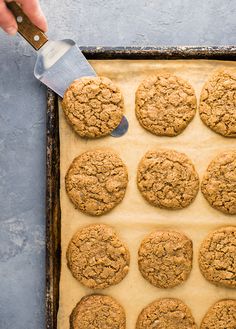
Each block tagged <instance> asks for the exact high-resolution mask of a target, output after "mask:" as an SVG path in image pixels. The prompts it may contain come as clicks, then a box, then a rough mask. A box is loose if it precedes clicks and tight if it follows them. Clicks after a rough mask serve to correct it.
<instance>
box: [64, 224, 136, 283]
mask: <svg viewBox="0 0 236 329" xmlns="http://www.w3.org/2000/svg"><path fill="white" fill-rule="evenodd" d="M66 257H67V265H68V267H69V269H70V271H71V273H72V275H73V276H74V277H75V278H76V279H77V280H78V281H79V282H80V283H82V284H83V285H84V286H86V287H88V288H92V289H104V288H107V287H109V286H112V285H115V284H118V283H119V282H120V281H121V280H123V279H124V277H125V276H126V274H127V273H128V271H129V260H130V256H129V251H128V249H127V248H126V246H125V244H124V243H123V242H122V241H121V240H120V238H119V237H118V235H117V234H116V232H115V231H114V230H113V228H111V227H110V226H107V225H104V224H93V225H89V226H86V227H83V228H82V229H80V230H79V231H78V232H77V233H76V234H75V235H74V236H73V237H72V239H71V241H70V243H69V245H68V248H67V253H66Z"/></svg>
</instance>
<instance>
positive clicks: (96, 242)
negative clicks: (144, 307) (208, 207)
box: [66, 224, 236, 289]
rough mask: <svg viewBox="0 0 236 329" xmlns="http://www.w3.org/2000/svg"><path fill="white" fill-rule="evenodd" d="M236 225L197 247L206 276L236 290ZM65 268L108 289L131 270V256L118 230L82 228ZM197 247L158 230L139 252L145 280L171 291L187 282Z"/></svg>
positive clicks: (211, 235)
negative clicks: (194, 247)
mask: <svg viewBox="0 0 236 329" xmlns="http://www.w3.org/2000/svg"><path fill="white" fill-rule="evenodd" d="M235 255H236V227H234V226H227V227H223V228H220V229H218V230H216V231H213V232H210V233H209V234H208V236H207V237H206V238H205V239H204V240H203V242H202V244H201V246H200V249H199V256H198V261H199V267H200V270H201V273H202V275H203V276H204V277H205V278H206V279H207V280H208V281H209V282H211V283H213V284H215V285H217V286H223V287H229V288H236V258H235ZM66 256H67V265H68V268H69V269H70V271H71V273H72V275H73V276H74V278H75V279H77V280H78V281H79V282H80V283H81V284H83V285H84V286H86V287H88V288H91V289H104V288H107V287H110V286H112V285H115V284H118V283H119V282H121V281H122V280H123V279H124V278H125V276H126V275H127V274H128V271H129V264H130V254H129V250H128V248H127V247H126V245H125V244H124V243H123V241H122V240H121V239H120V238H119V236H118V235H117V233H116V231H115V230H114V229H113V228H112V227H110V226H108V225H105V224H92V225H89V226H85V227H83V228H81V229H80V230H79V231H78V232H76V234H75V235H74V236H73V237H72V239H71V241H70V243H69V245H68V248H67V253H66ZM192 258H193V245H192V241H191V239H190V238H188V237H187V236H186V235H185V234H183V233H182V232H177V231H171V230H156V231H154V232H152V233H150V234H148V235H147V236H146V237H145V238H144V239H143V241H142V242H141V244H140V247H139V250H138V266H139V270H140V273H141V274H142V276H143V277H144V278H145V279H146V280H147V281H148V282H149V283H151V284H152V285H153V286H155V287H158V288H172V287H175V286H177V285H179V284H181V283H182V282H183V281H186V280H187V278H188V276H189V274H190V272H191V269H192Z"/></svg>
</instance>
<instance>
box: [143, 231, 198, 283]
mask: <svg viewBox="0 0 236 329" xmlns="http://www.w3.org/2000/svg"><path fill="white" fill-rule="evenodd" d="M138 256H139V257H138V264H139V270H140V272H141V273H142V276H143V277H144V278H145V279H146V280H147V281H149V282H150V283H151V284H153V285H154V286H156V287H158V288H172V287H175V286H177V285H179V284H180V283H182V282H183V281H185V280H186V279H187V278H188V276H189V273H190V271H191V269H192V257H193V247H192V241H191V240H190V239H189V238H188V237H187V236H186V235H184V234H183V233H180V232H174V231H155V232H152V233H151V234H149V235H148V236H146V237H145V238H144V240H143V241H142V243H141V245H140V248H139V252H138Z"/></svg>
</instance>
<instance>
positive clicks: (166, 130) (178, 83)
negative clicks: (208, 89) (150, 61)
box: [136, 72, 197, 136]
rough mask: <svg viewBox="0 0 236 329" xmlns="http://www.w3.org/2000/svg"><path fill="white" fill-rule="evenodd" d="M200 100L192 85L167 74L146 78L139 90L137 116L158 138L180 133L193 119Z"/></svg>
mask: <svg viewBox="0 0 236 329" xmlns="http://www.w3.org/2000/svg"><path fill="white" fill-rule="evenodd" d="M196 107H197V100H196V96H195V93H194V90H193V88H192V86H191V85H190V84H189V83H188V82H187V81H185V80H183V79H181V78H179V77H176V76H175V75H172V74H170V73H167V72H160V73H159V74H158V75H156V76H151V77H148V78H147V79H145V80H144V81H143V82H142V83H141V84H140V86H139V87H138V89H137V91H136V116H137V119H138V121H139V123H140V124H141V125H142V126H143V127H144V128H145V129H147V130H148V131H150V132H151V133H153V134H155V135H159V136H175V135H178V134H180V133H181V132H182V131H183V130H184V129H185V128H186V127H187V125H188V124H189V122H190V121H191V120H192V119H193V117H194V115H195V112H196Z"/></svg>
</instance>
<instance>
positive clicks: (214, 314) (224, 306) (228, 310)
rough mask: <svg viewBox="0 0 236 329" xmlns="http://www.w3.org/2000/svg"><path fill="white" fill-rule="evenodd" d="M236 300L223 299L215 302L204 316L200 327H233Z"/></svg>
mask: <svg viewBox="0 0 236 329" xmlns="http://www.w3.org/2000/svg"><path fill="white" fill-rule="evenodd" d="M235 328H236V300H235V299H223V300H220V301H219V302H217V303H215V304H214V305H213V306H212V307H210V309H209V310H208V311H207V313H206V315H205V316H204V318H203V320H202V323H201V327H200V329H235Z"/></svg>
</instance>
